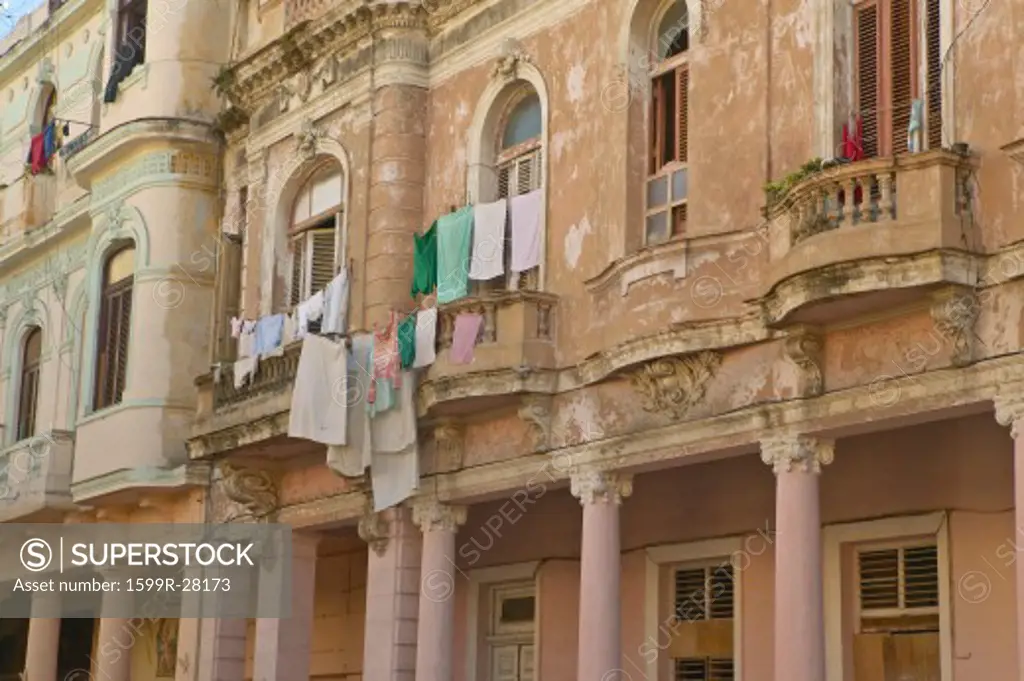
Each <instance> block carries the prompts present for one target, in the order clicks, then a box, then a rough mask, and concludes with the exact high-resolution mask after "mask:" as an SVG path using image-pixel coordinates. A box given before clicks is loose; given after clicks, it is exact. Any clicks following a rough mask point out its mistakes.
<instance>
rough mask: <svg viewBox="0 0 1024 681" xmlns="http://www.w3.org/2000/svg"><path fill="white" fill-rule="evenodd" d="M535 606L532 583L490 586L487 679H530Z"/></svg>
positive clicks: (511, 680) (530, 680) (520, 680)
mask: <svg viewBox="0 0 1024 681" xmlns="http://www.w3.org/2000/svg"><path fill="white" fill-rule="evenodd" d="M536 606H537V599H536V595H535V593H534V587H533V584H520V585H507V586H496V587H494V588H493V589H491V620H490V626H489V627H488V630H487V645H488V648H489V652H490V670H491V674H490V681H533V678H534V664H533V659H534V658H533V633H534V627H535V624H534V622H535V618H536V612H535V611H536Z"/></svg>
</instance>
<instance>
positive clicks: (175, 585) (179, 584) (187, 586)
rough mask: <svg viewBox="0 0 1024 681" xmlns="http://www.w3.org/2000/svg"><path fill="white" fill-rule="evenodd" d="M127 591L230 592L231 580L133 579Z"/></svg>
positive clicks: (192, 578) (193, 578)
mask: <svg viewBox="0 0 1024 681" xmlns="http://www.w3.org/2000/svg"><path fill="white" fill-rule="evenodd" d="M127 587H128V588H127V589H126V590H127V591H180V592H183V593H187V592H191V591H196V592H198V591H231V580H230V579H227V578H224V577H181V578H174V577H134V578H132V579H129V580H128V584H127Z"/></svg>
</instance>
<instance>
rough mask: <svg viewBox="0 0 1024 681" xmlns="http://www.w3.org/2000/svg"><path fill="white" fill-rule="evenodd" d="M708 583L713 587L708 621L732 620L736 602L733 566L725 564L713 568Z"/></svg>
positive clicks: (710, 594) (710, 595)
mask: <svg viewBox="0 0 1024 681" xmlns="http://www.w3.org/2000/svg"><path fill="white" fill-rule="evenodd" d="M708 581H709V582H710V587H711V588H710V593H709V600H710V604H709V611H710V612H709V613H708V614H709V617H708V619H713V620H728V619H732V613H733V601H734V589H733V574H732V565H729V564H725V565H721V566H719V567H716V568H712V569H711V577H710V579H709V580H708Z"/></svg>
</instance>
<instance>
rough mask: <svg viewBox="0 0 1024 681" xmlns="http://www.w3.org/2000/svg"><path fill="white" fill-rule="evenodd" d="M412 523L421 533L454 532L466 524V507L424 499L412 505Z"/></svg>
mask: <svg viewBox="0 0 1024 681" xmlns="http://www.w3.org/2000/svg"><path fill="white" fill-rule="evenodd" d="M412 522H413V523H414V524H415V525H416V527H418V528H420V530H422V531H423V532H452V533H454V532H456V531H457V530H458V529H459V526H460V525H462V524H464V523H465V522H466V507H465V506H452V505H449V504H443V503H441V502H439V501H438V500H437V499H425V500H423V501H419V502H414V503H413V505H412Z"/></svg>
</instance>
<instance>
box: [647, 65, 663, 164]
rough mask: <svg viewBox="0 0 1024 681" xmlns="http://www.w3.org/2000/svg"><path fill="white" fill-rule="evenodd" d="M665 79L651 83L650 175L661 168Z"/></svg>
mask: <svg viewBox="0 0 1024 681" xmlns="http://www.w3.org/2000/svg"><path fill="white" fill-rule="evenodd" d="M662 85H663V79H662V78H655V79H654V80H653V81H652V82H651V109H650V116H649V124H650V126H651V135H650V138H649V141H648V159H649V160H648V164H649V166H650V167H649V168H648V171H647V172H648V173H650V174H652V175H653V174H654V173H656V172H658V170H659V169H660V168H661V136H662V135H663V134H664V133H663V125H664V123H663V121H662V116H663V115H664V101H665V93H664V92H663V91H662Z"/></svg>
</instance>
